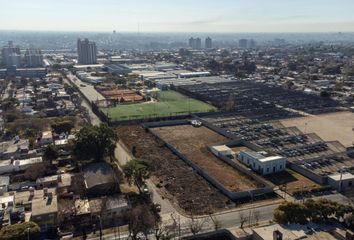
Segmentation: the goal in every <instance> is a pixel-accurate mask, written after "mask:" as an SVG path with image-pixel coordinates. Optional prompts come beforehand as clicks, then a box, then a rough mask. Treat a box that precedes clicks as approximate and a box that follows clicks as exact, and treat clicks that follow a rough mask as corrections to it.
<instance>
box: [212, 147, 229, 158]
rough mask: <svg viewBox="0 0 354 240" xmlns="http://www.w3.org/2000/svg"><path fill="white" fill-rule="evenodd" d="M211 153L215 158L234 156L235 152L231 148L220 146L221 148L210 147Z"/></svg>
mask: <svg viewBox="0 0 354 240" xmlns="http://www.w3.org/2000/svg"><path fill="white" fill-rule="evenodd" d="M210 150H211V152H212V153H213V154H214V155H215V156H217V157H218V156H224V157H226V156H231V155H233V154H234V153H233V151H232V150H231V148H229V147H228V146H226V145H220V146H212V147H210Z"/></svg>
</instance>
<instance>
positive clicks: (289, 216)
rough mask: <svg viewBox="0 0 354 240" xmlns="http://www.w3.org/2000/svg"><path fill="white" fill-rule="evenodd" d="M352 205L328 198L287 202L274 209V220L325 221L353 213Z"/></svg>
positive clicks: (286, 222) (289, 222)
mask: <svg viewBox="0 0 354 240" xmlns="http://www.w3.org/2000/svg"><path fill="white" fill-rule="evenodd" d="M352 212H353V208H352V207H351V206H345V205H342V204H339V203H337V202H333V201H330V200H327V199H319V200H313V199H308V200H306V201H305V202H304V203H294V202H285V203H283V204H281V205H279V207H278V208H277V209H275V210H274V220H275V221H276V222H279V223H283V224H291V223H299V224H305V223H307V222H308V221H314V222H316V221H323V220H326V219H328V218H329V217H331V216H336V217H337V219H338V220H340V219H343V218H344V216H345V214H348V213H352Z"/></svg>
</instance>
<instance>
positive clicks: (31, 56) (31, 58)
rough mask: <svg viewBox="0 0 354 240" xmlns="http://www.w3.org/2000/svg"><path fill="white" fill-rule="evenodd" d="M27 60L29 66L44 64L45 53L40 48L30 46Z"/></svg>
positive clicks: (27, 51) (26, 56)
mask: <svg viewBox="0 0 354 240" xmlns="http://www.w3.org/2000/svg"><path fill="white" fill-rule="evenodd" d="M25 62H26V66H27V67H41V66H43V55H42V51H41V50H40V49H35V48H30V49H27V50H26V53H25Z"/></svg>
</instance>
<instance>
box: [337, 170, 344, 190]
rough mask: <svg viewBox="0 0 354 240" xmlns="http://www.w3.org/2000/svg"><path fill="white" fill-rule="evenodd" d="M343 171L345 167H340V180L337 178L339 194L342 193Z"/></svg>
mask: <svg viewBox="0 0 354 240" xmlns="http://www.w3.org/2000/svg"><path fill="white" fill-rule="evenodd" d="M345 170H346V167H345V166H342V167H341V169H340V178H339V187H338V190H339V192H341V191H342V180H343V172H344V171H345Z"/></svg>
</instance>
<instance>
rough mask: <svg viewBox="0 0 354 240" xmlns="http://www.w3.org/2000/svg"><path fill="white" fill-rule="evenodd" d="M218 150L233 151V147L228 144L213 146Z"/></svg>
mask: <svg viewBox="0 0 354 240" xmlns="http://www.w3.org/2000/svg"><path fill="white" fill-rule="evenodd" d="M212 148H214V149H215V150H216V151H219V152H222V151H231V148H229V147H228V146H226V145H219V146H213V147H212Z"/></svg>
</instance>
